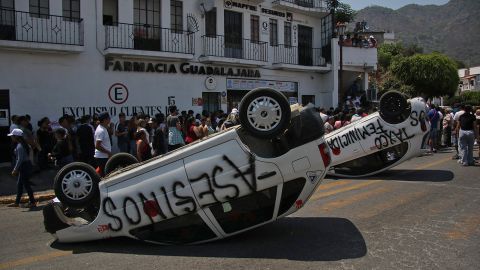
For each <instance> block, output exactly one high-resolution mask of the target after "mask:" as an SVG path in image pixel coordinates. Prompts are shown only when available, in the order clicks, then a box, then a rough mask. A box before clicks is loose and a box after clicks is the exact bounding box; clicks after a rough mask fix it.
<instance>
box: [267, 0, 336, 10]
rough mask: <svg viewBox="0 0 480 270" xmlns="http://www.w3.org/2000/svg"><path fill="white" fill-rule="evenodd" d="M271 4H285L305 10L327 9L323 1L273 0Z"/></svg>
mask: <svg viewBox="0 0 480 270" xmlns="http://www.w3.org/2000/svg"><path fill="white" fill-rule="evenodd" d="M273 2H276V3H278V2H287V3H290V4H294V5H297V6H300V7H306V8H327V4H326V2H325V0H275V1H273Z"/></svg>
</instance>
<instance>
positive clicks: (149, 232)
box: [130, 213, 216, 244]
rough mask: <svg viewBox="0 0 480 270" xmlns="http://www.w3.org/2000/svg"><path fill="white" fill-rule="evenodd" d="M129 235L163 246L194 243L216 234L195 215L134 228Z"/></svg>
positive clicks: (213, 236)
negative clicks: (162, 244) (163, 244)
mask: <svg viewBox="0 0 480 270" xmlns="http://www.w3.org/2000/svg"><path fill="white" fill-rule="evenodd" d="M130 233H131V234H132V235H133V236H135V237H137V238H139V239H140V240H145V241H153V242H159V243H165V244H186V243H194V242H199V241H204V240H208V239H212V238H215V237H216V234H215V233H214V232H213V231H212V230H211V229H210V228H209V227H208V225H207V224H206V223H205V222H204V221H203V220H202V218H201V217H200V216H199V215H198V214H197V213H193V214H188V215H183V216H179V217H175V218H171V219H167V220H163V221H160V222H157V223H154V224H150V225H147V226H143V227H140V228H136V229H133V230H131V231H130Z"/></svg>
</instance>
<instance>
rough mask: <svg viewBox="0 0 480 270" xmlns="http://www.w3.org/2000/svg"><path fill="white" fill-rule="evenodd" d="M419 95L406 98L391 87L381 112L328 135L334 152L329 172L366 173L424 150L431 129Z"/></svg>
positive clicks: (369, 173) (343, 173)
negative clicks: (391, 89)
mask: <svg viewBox="0 0 480 270" xmlns="http://www.w3.org/2000/svg"><path fill="white" fill-rule="evenodd" d="M426 110H427V108H426V106H425V103H424V102H423V101H422V100H421V99H420V98H414V99H410V100H406V99H405V98H402V94H401V93H399V92H395V91H391V92H388V93H386V94H384V95H383V96H382V98H381V99H380V108H379V112H376V113H373V114H371V115H369V116H367V117H364V118H362V119H360V120H358V121H355V122H353V123H352V124H350V125H347V126H345V127H343V128H341V129H338V130H335V131H334V132H331V133H329V134H326V135H325V141H327V143H328V145H329V148H330V149H331V153H332V164H331V167H330V169H329V171H328V174H330V175H335V176H339V177H365V176H371V175H374V174H377V173H380V172H382V171H385V170H388V169H390V168H392V167H394V166H396V165H398V164H400V163H402V162H404V161H406V160H408V159H410V158H412V157H416V156H419V155H420V154H422V153H423V152H425V145H426V143H427V140H428V134H429V130H430V125H429V122H428V121H427V119H426V114H427V111H426Z"/></svg>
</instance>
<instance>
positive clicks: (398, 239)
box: [0, 153, 480, 270]
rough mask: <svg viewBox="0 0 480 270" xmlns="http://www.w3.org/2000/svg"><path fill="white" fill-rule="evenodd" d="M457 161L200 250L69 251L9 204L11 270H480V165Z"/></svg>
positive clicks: (353, 189) (398, 173) (6, 263)
mask: <svg viewBox="0 0 480 270" xmlns="http://www.w3.org/2000/svg"><path fill="white" fill-rule="evenodd" d="M451 156H452V153H438V154H435V155H433V156H424V157H419V158H415V159H413V160H410V161H408V162H405V163H403V164H401V165H400V166H398V167H396V168H394V169H392V170H390V171H388V172H386V173H383V174H382V175H379V176H377V177H374V178H369V179H361V180H345V179H325V180H324V182H323V183H322V185H320V187H319V189H318V190H317V192H316V193H315V194H314V195H313V197H312V198H311V200H310V201H309V202H308V203H307V204H306V205H305V206H304V207H303V208H302V209H301V210H300V211H298V212H297V213H295V214H294V215H292V216H290V217H287V218H283V219H281V220H279V221H277V222H274V223H271V224H269V225H267V226H263V227H261V228H259V229H256V230H254V231H251V232H247V233H244V234H241V235H239V236H236V237H234V238H230V239H226V240H223V241H218V242H213V243H208V244H204V245H197V246H158V245H152V244H147V243H142V242H138V241H134V240H130V239H111V240H105V241H97V242H90V243H81V244H68V245H66V244H59V243H56V242H54V241H53V238H52V236H51V235H49V234H48V233H46V232H44V229H43V223H42V222H43V217H42V212H41V211H39V209H37V210H36V211H35V210H34V211H28V210H26V209H18V208H16V209H13V208H7V207H4V206H0V220H1V221H2V222H1V224H0V239H2V241H1V246H0V270H1V269H11V268H12V269H82V270H83V269H136V270H140V269H175V270H179V269H229V270H232V269H480V195H479V192H480V176H479V175H480V169H479V168H480V167H478V166H477V167H461V166H460V165H459V164H457V163H456V162H455V161H452V160H451V159H450V157H451Z"/></svg>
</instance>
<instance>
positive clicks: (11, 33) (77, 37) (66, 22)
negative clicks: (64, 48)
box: [0, 8, 83, 46]
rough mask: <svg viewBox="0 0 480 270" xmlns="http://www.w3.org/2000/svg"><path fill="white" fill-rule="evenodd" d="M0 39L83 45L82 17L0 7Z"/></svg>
mask: <svg viewBox="0 0 480 270" xmlns="http://www.w3.org/2000/svg"><path fill="white" fill-rule="evenodd" d="M0 40H12V41H26V42H36V43H52V44H63V45H80V46H83V19H75V18H69V17H64V16H56V15H41V16H39V15H38V14H34V13H30V12H23V11H15V10H12V9H4V8H0Z"/></svg>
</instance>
